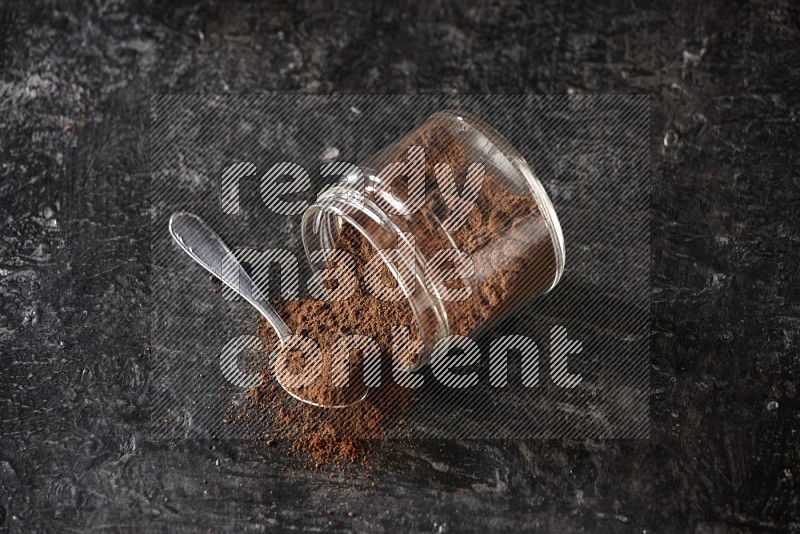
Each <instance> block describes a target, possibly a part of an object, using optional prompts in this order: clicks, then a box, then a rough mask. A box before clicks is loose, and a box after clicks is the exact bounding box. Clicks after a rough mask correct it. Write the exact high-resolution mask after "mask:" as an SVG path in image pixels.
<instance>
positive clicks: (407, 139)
mask: <svg viewBox="0 0 800 534" xmlns="http://www.w3.org/2000/svg"><path fill="white" fill-rule="evenodd" d="M343 225H350V226H353V227H354V228H355V229H356V230H358V232H359V233H360V234H361V235H362V236H364V237H365V238H366V239H367V240H368V241H369V243H370V244H371V245H372V247H373V248H374V249H375V251H376V253H377V256H378V257H379V258H380V261H381V262H383V266H384V268H385V269H386V270H387V271H388V272H389V273H391V275H392V277H393V278H394V281H395V283H394V291H393V293H392V295H393V298H402V299H405V300H406V301H407V302H408V304H409V307H410V308H411V310H412V312H413V314H414V317H415V319H416V323H417V326H418V330H419V332H418V333H419V341H420V345H421V346H420V347H418V348H419V352H418V356H417V357H415V358H413V359H412V360H409V364H408V367H410V368H411V369H416V368H419V367H420V366H422V365H424V364H425V363H428V361H429V356H430V354H431V353H432V351H433V348H434V346H435V344H436V343H437V342H438V341H439V340H440V339H442V338H445V337H447V336H451V335H458V336H469V335H471V334H474V333H475V332H477V331H478V330H480V329H482V328H484V327H486V326H489V325H491V324H492V323H494V322H496V321H498V320H499V319H501V318H503V317H504V316H506V315H507V314H509V313H510V312H512V311H513V310H514V309H516V308H518V307H519V306H520V305H521V304H522V303H524V302H525V301H527V300H529V299H530V298H532V297H535V296H537V295H541V294H543V293H545V292H547V291H549V290H550V289H552V288H553V287H554V286H555V285H556V283H557V282H558V280H559V278H560V277H561V274H562V272H563V269H564V260H565V258H564V239H563V235H562V231H561V227H560V224H559V222H558V218H557V216H556V214H555V210H554V208H553V205H552V203H551V202H550V200H549V198H548V197H547V194H546V192H545V190H544V188H543V187H542V185H541V183H540V182H539V180H538V179H537V178H536V177H535V175H534V174H533V172H532V170H531V169H530V167H529V165H528V164H527V162H526V161H525V160H524V158H522V156H520V155H519V154H518V152H517V151H516V150H515V149H514V148H513V147H512V146H511V145H510V144H509V143H508V142H507V141H506V140H505V139H504V138H503V137H502V136H501V135H500V134H498V133H497V132H495V131H494V130H493V129H492V128H490V127H489V126H487V125H485V124H483V123H482V122H480V121H479V120H477V119H475V118H472V117H470V116H468V115H466V114H464V113H460V112H457V111H445V112H440V113H436V114H434V115H432V116H431V117H430V118H428V119H427V120H426V121H425V122H424V123H422V124H421V125H419V126H418V127H417V128H415V129H414V130H413V131H412V132H410V133H409V134H407V135H406V136H404V137H403V138H401V139H400V140H398V141H396V142H395V143H393V144H392V145H391V146H389V147H387V148H386V149H384V150H382V151H380V152H379V153H378V154H376V155H374V156H373V157H372V158H370V159H369V160H368V161H366V162H361V164H360V165H359V166H358V168H357V169H351V170H350V171H349V172H347V173H346V174H345V175H344V176H343V178H342V180H341V181H340V182H339V183H337V184H335V185H334V186H332V187H330V188H328V189H326V190H325V191H323V192H322V193H321V194H320V195H319V197H318V199H317V203H315V204H314V205H312V206H310V207H309V208H308V209H307V211H306V213H305V214H304V216H303V222H302V233H303V244H304V247H305V251H306V254H307V256H308V258H309V260H310V261H311V263H312V267H314V268H323V265H324V261H322V259H321V257H324V253H327V252H330V251H331V250H332V249H333V248H334V246H335V243H336V240H337V238H338V235H339V232H340V231H341V229H342V227H343ZM320 252H322V253H323V254H322V255H320ZM365 320H368V318H365ZM387 327H390V326H389V325H387Z"/></svg>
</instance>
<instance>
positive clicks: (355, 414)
mask: <svg viewBox="0 0 800 534" xmlns="http://www.w3.org/2000/svg"><path fill="white" fill-rule="evenodd" d="M411 142H413V143H415V144H422V145H423V146H424V147H425V148H426V149H427V150H428V151H427V153H426V156H427V160H426V161H427V162H446V163H448V164H449V165H451V168H452V169H453V171H454V172H455V173H461V174H462V175H463V174H464V173H465V172H466V161H465V156H464V151H463V150H462V149H461V148H460V146H458V145H457V144H455V143H454V142H453V140H452V138H451V137H449V134H447V132H444V131H442V130H438V129H435V128H434V129H432V130H430V131H428V132H425V133H424V134H423V135H421V136H419V137H417V138H416V139H413V140H411ZM426 175H427V176H428V177H430V176H433V167H432V163H431V166H430V168H426ZM435 185H436V184H435V182H431V183H430V184H429V187H426V197H425V200H426V202H425V206H424V207H423V209H422V210H420V212H419V213H418V214H417V215H415V216H414V218H413V219H412V223H411V229H412V231H413V233H414V235H415V238H416V245H417V247H418V248H419V249H421V250H422V251H423V253H424V254H426V257H430V256H431V255H432V254H433V252H435V251H436V250H438V249H441V248H452V244H451V243H449V242H447V241H446V238H444V236H443V234H442V233H441V230H440V228H441V226H440V225H441V220H442V218H443V217H444V216H445V213H444V212H443V210H444V203H443V199H442V196H441V193H440V191H439V190H438V189H437V188H436V187H435ZM451 237H452V239H453V240H454V242H455V243H456V245H457V246H458V247H459V248H460V250H462V251H463V252H465V253H467V254H468V255H470V257H471V258H472V260H473V262H474V265H475V276H473V277H472V278H471V280H470V284H471V289H472V296H471V298H469V299H467V300H463V301H458V302H448V303H446V304H445V308H446V311H447V315H448V322H449V324H450V329H451V332H450V333H451V334H458V335H470V334H472V333H474V332H475V331H476V330H478V329H480V327H481V326H483V325H484V324H486V322H487V321H490V320H494V319H496V318H498V317H500V316H501V315H502V314H504V313H505V312H507V311H508V310H509V309H511V308H512V307H513V306H514V305H515V304H517V303H519V302H521V301H523V300H525V299H526V298H528V297H529V296H530V295H531V294H537V293H541V292H542V291H543V290H545V289H547V288H548V287H549V285H550V284H551V283H552V280H553V274H554V271H555V256H554V251H553V246H552V243H551V241H550V236H549V233H548V229H547V226H546V223H545V221H544V219H543V218H542V217H541V215H540V214H539V212H538V206H537V205H536V203H535V201H534V200H533V199H532V198H531V197H530V196H529V195H526V196H518V195H515V194H513V193H511V192H510V191H509V189H507V188H506V187H504V186H503V185H502V184H501V183H500V182H499V181H497V180H495V179H494V178H492V177H490V176H488V175H487V176H486V177H485V178H484V182H483V186H482V188H481V192H480V195H479V198H478V201H477V203H476V205H475V206H474V207H473V209H472V211H471V212H470V214H469V216H468V218H467V220H466V222H465V223H464V225H463V226H461V227H460V228H459V229H458V230H456V231H455V232H453V233H452V236H451ZM336 248H337V249H339V250H342V251H345V252H347V253H348V254H350V255H351V257H352V258H353V259H354V262H355V266H356V274H357V277H358V280H359V284H358V288H357V290H356V291H355V294H354V295H353V296H351V297H350V298H349V299H347V300H342V301H331V302H328V301H317V300H308V299H301V300H296V301H292V302H288V303H285V304H284V305H282V306H280V307H279V309H278V312H279V314H280V315H281V317H283V319H284V320H285V321H286V324H287V325H288V327H289V329H290V330H291V331H292V332H293V333H295V334H300V335H303V336H307V337H308V338H310V339H312V340H314V341H315V342H317V343H318V344H319V346H320V349H321V351H322V355H323V367H322V370H323V373H322V376H321V377H320V378H319V379H317V380H316V381H315V382H313V383H312V384H311V385H309V386H306V387H305V388H302V389H298V390H297V391H296V393H297V394H298V395H300V396H301V397H303V398H306V399H309V400H311V401H313V402H317V403H320V404H326V405H330V404H344V403H348V402H351V401H352V400H355V399H358V398H360V397H361V396H362V395H363V393H364V391H365V386H364V384H363V378H362V373H363V355H361V354H359V353H358V352H356V353H355V354H354V355H353V359H352V360H351V374H350V380H349V383H350V385H349V386H348V387H347V388H338V387H332V385H331V383H330V380H329V373H330V369H331V360H332V358H331V354H330V348H331V346H332V345H333V344H334V343H335V342H336V341H337V340H338V339H339V338H340V337H341V336H344V335H353V334H355V335H362V336H367V337H370V338H372V339H374V340H375V341H376V342H377V343H378V345H379V347H380V349H381V357H382V364H381V365H382V368H381V372H382V380H381V385H380V387H379V388H374V389H371V390H370V391H369V393H368V395H367V397H366V400H365V401H364V402H360V403H358V404H356V405H354V406H352V407H349V408H345V409H326V408H318V407H315V406H311V405H308V404H305V403H302V402H299V401H297V400H295V399H292V398H290V397H289V396H288V395H286V393H285V392H283V391H282V390H281V388H280V387H279V386H278V385H277V384H276V383H275V381H274V379H273V378H272V376H271V374H270V372H269V370H268V369H264V371H263V373H262V374H263V376H264V379H265V380H264V382H265V385H262V386H258V387H256V388H253V389H252V390H251V391H250V401H251V406H250V407H251V408H252V409H253V410H254V413H255V414H256V415H255V418H253V415H252V412H251V413H250V415H247V416H242V417H240V419H243V418H246V424H247V425H248V426H249V427H250V428H251V429H252V430H253V431H254V432H255V433H256V434H258V435H259V436H260V437H262V438H263V439H265V440H266V441H267V442H272V441H274V440H276V439H288V440H289V442H290V443H291V448H292V450H294V451H298V452H303V453H307V454H308V455H309V457H310V458H312V459H313V460H314V461H316V462H326V461H329V460H332V459H344V460H348V461H356V460H359V459H362V458H363V457H364V456H365V455H366V453H368V452H369V451H371V450H373V449H374V447H375V446H376V443H378V441H377V440H380V439H381V438H382V437H384V435H385V432H386V429H387V428H388V426H389V425H396V424H398V421H400V420H401V419H402V417H403V414H404V413H405V412H406V410H407V409H408V407H409V406H410V404H411V402H412V400H413V395H414V392H415V390H413V389H409V388H405V387H402V386H400V385H397V384H396V383H395V382H394V380H393V379H392V370H391V359H392V338H391V334H392V330H391V329H392V325H402V326H405V327H407V328H409V332H410V333H411V339H412V345H413V346H416V345H417V344H418V338H419V334H418V330H417V325H416V323H415V320H414V316H413V314H412V312H411V309H410V306H409V304H408V303H407V302H406V301H402V302H388V301H383V300H379V299H377V298H376V297H374V296H372V295H371V294H370V292H369V290H368V289H367V286H366V284H365V283H364V270H365V266H366V263H367V261H368V259H369V258H370V257H371V256H372V255H373V253H374V251H373V250H372V248H371V246H370V244H369V243H368V242H367V241H366V239H365V238H364V237H363V236H361V234H360V233H358V232H357V231H356V230H354V229H353V228H352V227H350V226H345V227H343V228H342V230H341V233H340V236H339V239H338V241H337V243H336ZM387 273H388V271H386V273H384V274H385V275H386V274H387ZM258 333H259V336H260V337H261V338H262V339H263V341H264V346H265V349H267V350H270V349H271V348H272V346H273V344H274V343H275V341H277V338H276V335H275V333H274V331H273V330H272V328H271V327H270V326H269V324H268V323H266V321H264V320H263V319H262V320H260V322H259V328H258ZM410 348H411V347H409V349H410ZM409 353H410V354H412V355H413V352H409ZM289 360H290V368H292V365H294V364H292V363H291V362H292V358H291V357H290V358H289ZM297 361H298V362H302V358H299V359H298V360H297ZM262 424H263V427H262V426H260V425H262ZM267 429H269V430H267ZM264 433H266V435H264Z"/></svg>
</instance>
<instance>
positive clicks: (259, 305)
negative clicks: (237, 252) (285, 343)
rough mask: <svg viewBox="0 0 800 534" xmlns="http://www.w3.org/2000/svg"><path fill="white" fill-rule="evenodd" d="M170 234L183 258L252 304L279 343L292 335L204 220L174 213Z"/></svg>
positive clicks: (183, 213) (180, 212)
mask: <svg viewBox="0 0 800 534" xmlns="http://www.w3.org/2000/svg"><path fill="white" fill-rule="evenodd" d="M169 233H170V234H171V235H172V238H173V239H174V240H175V242H176V243H178V245H180V247H181V248H182V249H183V251H184V252H186V254H188V255H189V256H190V257H191V258H192V259H194V260H195V261H196V262H197V263H199V264H200V265H202V266H203V267H204V268H205V269H206V270H207V271H208V272H210V273H211V274H213V275H214V276H216V277H217V278H219V279H220V280H221V281H222V283H224V284H225V285H226V286H228V287H230V288H231V289H233V290H234V291H235V292H236V293H238V294H239V295H241V297H242V298H244V299H245V300H246V301H247V302H249V303H250V304H252V306H253V307H254V308H255V309H257V310H258V311H259V313H261V315H263V316H264V318H265V319H266V320H267V321H269V323H270V324H271V325H272V327H273V328H274V329H275V332H276V333H277V334H278V336H279V337H280V338H281V339H283V338H285V337H288V336H291V335H292V333H291V332H290V331H289V327H288V326H286V323H284V322H283V319H281V317H280V315H278V312H276V311H275V308H273V307H272V306H271V305H270V304H269V303H268V302H266V301H265V300H263V299H261V298H257V297H256V295H255V283H253V279H252V278H250V275H249V274H247V272H246V271H245V270H244V268H243V267H242V264H241V263H239V260H237V259H236V256H234V255H233V252H231V249H229V248H228V246H227V245H225V242H224V241H223V240H222V238H221V237H220V236H219V235H218V234H217V233H216V232H215V231H214V230H212V229H211V228H210V227H209V226H208V225H207V224H206V223H205V222H204V221H203V219H201V218H200V217H198V216H197V215H194V214H192V213H187V212H185V211H179V212H176V213H173V214H172V217H170V218H169Z"/></svg>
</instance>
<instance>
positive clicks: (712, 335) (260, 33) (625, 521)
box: [0, 0, 800, 532]
mask: <svg viewBox="0 0 800 534" xmlns="http://www.w3.org/2000/svg"><path fill="white" fill-rule="evenodd" d="M163 4H164V3H162V2H117V1H113V0H108V1H97V2H77V1H66V2H40V1H26V2H22V1H16V0H7V1H5V2H3V3H2V4H0V72H2V74H1V75H0V112H1V113H2V115H0V228H2V231H0V369H2V375H1V376H2V378H0V424H1V425H2V426H0V530H6V529H7V530H9V531H11V532H23V531H48V530H50V531H62V532H63V531H84V530H94V531H130V530H135V529H147V530H151V531H166V530H169V531H177V532H183V531H197V530H202V531H206V530H214V531H218V530H235V531H238V532H243V531H260V530H268V529H278V528H279V529H291V528H305V529H315V528H322V527H332V528H334V529H340V530H347V529H357V530H375V529H377V530H380V529H385V530H395V529H397V528H399V527H405V528H406V529H413V530H421V531H437V532H445V531H461V530H488V529H497V530H499V529H504V530H508V531H513V530H518V529H520V528H533V527H537V526H538V527H542V528H550V529H553V530H558V531H576V530H582V529H585V530H588V531H619V532H642V531H645V530H646V531H648V532H652V531H655V532H660V531H697V532H718V531H727V530H740V531H758V532H761V531H765V530H767V531H769V530H774V531H783V530H787V529H788V530H791V529H795V530H796V529H800V398H799V397H798V387H799V386H798V384H800V356H798V355H800V274H799V273H800V208H798V206H800V165H799V163H800V161H799V160H800V152H798V150H797V146H798V142H800V134H799V131H800V130H798V120H799V117H798V104H799V103H800V98H798V95H797V87H798V84H799V83H800V48H798V47H797V42H798V41H800V10H798V8H797V7H796V5H795V4H794V3H792V2H789V1H783V2H767V1H761V2H754V3H744V2H741V3H736V5H732V4H733V3H729V2H724V1H722V0H710V1H707V2H693V1H684V2H680V3H678V5H677V6H676V7H673V8H665V7H662V6H661V3H659V2H653V3H652V4H640V3H639V2H630V1H625V2H614V4H616V5H615V6H613V7H608V8H598V7H597V5H596V4H597V3H596V2H588V1H587V2H583V3H579V2H567V3H563V4H562V3H560V2H555V1H553V2H542V3H538V4H537V5H536V6H530V7H526V6H523V5H517V4H511V3H508V4H500V3H495V2H480V3H479V2H474V3H469V2H465V3H461V4H459V5H458V6H453V5H449V4H444V3H442V2H439V1H428V2H424V3H421V4H420V5H419V6H416V7H415V6H412V5H411V3H410V2H409V3H406V2H398V3H397V4H396V5H395V7H393V8H390V9H389V10H388V11H378V10H377V8H375V7H373V5H372V3H371V2H366V1H365V2H362V3H347V4H345V3H337V4H335V5H331V6H326V5H325V3H324V2H316V1H309V2H298V3H295V2H288V1H284V2H279V3H273V4H272V5H271V6H266V5H261V4H257V3H246V4H241V5H239V4H234V3H228V2H225V3H223V2H219V3H212V2H201V3H198V4H197V5H192V4H190V3H188V2H181V3H180V4H176V6H175V7H170V8H167V7H165V6H164V5H163ZM405 4H408V5H405ZM260 91H292V92H293V91H300V92H310V93H328V92H375V93H398V92H460V93H527V92H547V93H562V94H563V93H565V92H567V93H569V92H576V93H581V92H620V93H647V94H650V95H652V97H651V102H652V140H651V143H652V156H653V159H652V173H653V187H652V202H653V223H652V285H653V289H652V330H653V356H652V374H651V377H652V388H653V393H652V401H651V406H652V419H653V424H652V426H651V440H650V441H648V442H624V441H608V442H561V441H558V442H542V441H531V442H509V443H499V442H488V443H487V442H441V443H425V444H422V445H420V446H418V447H416V448H414V449H412V450H408V451H397V452H396V454H395V455H393V456H392V457H391V458H390V459H387V460H381V461H380V462H379V463H378V465H376V466H374V467H373V468H372V469H369V470H367V469H363V468H360V467H354V468H351V469H348V470H347V472H346V473H341V474H338V475H336V476H334V475H333V474H332V472H316V471H309V470H307V469H303V468H301V467H299V466H297V465H295V464H294V463H293V462H292V461H290V460H288V459H286V458H285V457H284V456H283V455H281V454H279V453H277V452H266V453H262V452H256V451H254V450H252V448H249V447H245V446H238V445H233V444H226V443H224V442H207V443H206V442H197V441H190V442H176V443H168V444H164V443H157V442H154V441H152V440H148V439H147V431H146V430H147V427H148V411H147V407H148V382H147V376H148V365H149V362H148V354H147V350H146V347H147V332H148V329H147V310H148V292H147V280H148V278H147V269H148V267H147V266H148V264H149V229H148V223H149V212H148V199H147V190H148V188H147V184H148V174H147V173H148V168H149V167H148V165H149V164H148V122H149V96H150V95H151V94H153V93H174V92H188V93H228V92H234V93H239V92H260Z"/></svg>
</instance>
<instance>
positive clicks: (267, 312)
mask: <svg viewBox="0 0 800 534" xmlns="http://www.w3.org/2000/svg"><path fill="white" fill-rule="evenodd" d="M169 233H170V235H172V238H173V239H174V240H175V242H176V243H178V245H179V246H180V247H181V249H183V251H184V252H186V254H188V255H189V257H191V258H192V259H193V260H194V261H196V262H197V263H199V264H200V265H202V266H203V267H204V268H205V269H206V270H207V271H208V272H210V273H211V274H213V275H214V276H216V277H217V278H219V279H220V280H221V281H222V283H223V284H225V285H226V286H228V287H229V288H231V289H232V290H234V291H235V292H236V293H237V294H239V295H240V296H241V297H242V298H244V299H245V300H246V301H247V302H249V303H250V304H251V305H252V306H253V307H254V308H255V309H256V310H258V312H259V313H260V314H261V315H263V316H264V318H265V319H266V320H267V321H268V322H269V324H270V325H272V328H273V329H275V333H276V334H277V335H278V337H279V338H280V339H281V340H283V339H285V338H288V337H291V335H292V333H291V331H290V330H289V327H288V326H286V323H285V322H283V319H281V316H280V315H278V312H277V311H275V308H273V307H272V306H271V305H270V304H269V303H268V302H266V301H264V300H261V299H260V298H257V297H256V295H255V288H256V285H255V283H254V282H253V279H252V278H250V275H249V274H247V271H245V270H244V267H242V264H241V263H239V260H237V259H236V256H234V255H233V252H231V250H230V249H229V248H228V246H227V245H226V244H225V242H224V241H223V240H222V238H221V237H220V236H219V235H218V234H217V233H216V232H215V231H214V230H212V229H211V227H209V226H208V225H207V224H206V223H205V222H204V221H203V219H201V218H200V217H198V216H197V215H194V214H192V213H188V212H185V211H178V212H175V213H173V214H172V216H171V217H170V218H169ZM277 382H278V383H279V384H281V383H280V380H278V381H277ZM281 387H282V388H283V389H284V390H285V391H286V393H288V394H289V395H291V396H292V397H294V398H295V399H297V400H300V401H303V402H305V403H308V404H311V405H313V406H318V407H320V408H347V407H349V406H353V405H354V404H358V403H359V402H361V401H363V400H364V399H365V398H366V397H367V393H366V391H365V393H364V396H363V397H361V398H360V399H358V400H356V401H355V402H351V403H349V404H340V405H324V404H318V403H316V402H312V401H310V400H307V399H304V398H303V397H301V396H299V395H297V394H296V393H294V392H293V391H291V390H290V389H289V388H287V387H286V386H284V385H283V384H281Z"/></svg>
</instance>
